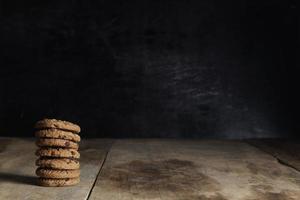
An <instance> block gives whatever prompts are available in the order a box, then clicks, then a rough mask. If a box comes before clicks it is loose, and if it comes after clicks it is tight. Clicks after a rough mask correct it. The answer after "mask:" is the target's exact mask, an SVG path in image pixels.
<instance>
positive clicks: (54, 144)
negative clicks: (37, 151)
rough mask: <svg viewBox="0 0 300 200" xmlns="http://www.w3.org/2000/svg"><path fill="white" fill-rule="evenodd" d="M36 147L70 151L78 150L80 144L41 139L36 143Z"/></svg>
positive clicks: (61, 140) (62, 140)
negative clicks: (58, 148)
mask: <svg viewBox="0 0 300 200" xmlns="http://www.w3.org/2000/svg"><path fill="white" fill-rule="evenodd" d="M36 145H37V146H39V147H64V148H69V149H76V150H78V147H79V146H78V144H77V143H76V142H72V141H70V140H64V139H53V138H39V139H38V140H37V141H36Z"/></svg>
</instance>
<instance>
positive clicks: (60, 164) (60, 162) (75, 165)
mask: <svg viewBox="0 0 300 200" xmlns="http://www.w3.org/2000/svg"><path fill="white" fill-rule="evenodd" d="M35 164H36V165H37V166H39V167H44V168H52V169H79V168H80V164H79V161H78V160H74V159H68V158H58V159H56V158H53V159H49V158H39V159H37V160H36V162H35Z"/></svg>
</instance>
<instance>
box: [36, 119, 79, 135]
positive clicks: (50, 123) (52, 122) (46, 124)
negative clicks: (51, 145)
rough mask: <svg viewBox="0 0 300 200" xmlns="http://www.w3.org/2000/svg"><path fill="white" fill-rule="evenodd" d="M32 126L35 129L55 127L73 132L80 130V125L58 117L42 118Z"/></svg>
mask: <svg viewBox="0 0 300 200" xmlns="http://www.w3.org/2000/svg"><path fill="white" fill-rule="evenodd" d="M34 128H36V129H47V128H55V129H61V130H68V131H72V132H75V133H79V132H80V130H81V129H80V126H78V125H77V124H74V123H71V122H68V121H63V120H58V119H42V120H40V121H38V122H37V123H36V124H35V125H34Z"/></svg>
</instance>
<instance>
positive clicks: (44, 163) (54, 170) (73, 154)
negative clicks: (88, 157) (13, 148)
mask: <svg viewBox="0 0 300 200" xmlns="http://www.w3.org/2000/svg"><path fill="white" fill-rule="evenodd" d="M34 128H35V129H37V130H36V132H35V136H36V137H37V141H36V145H37V146H38V147H39V149H38V150H37V151H36V155H37V156H39V158H38V159H37V161H36V165H37V166H39V167H38V168H37V170H36V174H37V175H38V176H39V179H38V184H39V185H42V186H53V187H54V186H69V185H75V184H77V183H79V180H80V179H79V176H80V169H79V167H80V165H79V157H80V154H79V152H78V148H79V145H78V142H79V141H80V136H79V135H78V133H79V132H80V127H79V126H78V125H76V124H73V123H71V122H67V121H61V120H56V119H43V120H41V121H38V122H37V123H36V124H35V127H34Z"/></svg>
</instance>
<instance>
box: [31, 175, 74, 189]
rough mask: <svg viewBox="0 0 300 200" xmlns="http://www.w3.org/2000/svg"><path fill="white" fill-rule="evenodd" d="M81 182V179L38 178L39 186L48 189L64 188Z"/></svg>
mask: <svg viewBox="0 0 300 200" xmlns="http://www.w3.org/2000/svg"><path fill="white" fill-rule="evenodd" d="M79 182H80V178H79V177H77V178H61V179H55V178H38V181H37V183H38V185H40V186H46V187H62V186H71V185H76V184H78V183H79Z"/></svg>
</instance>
